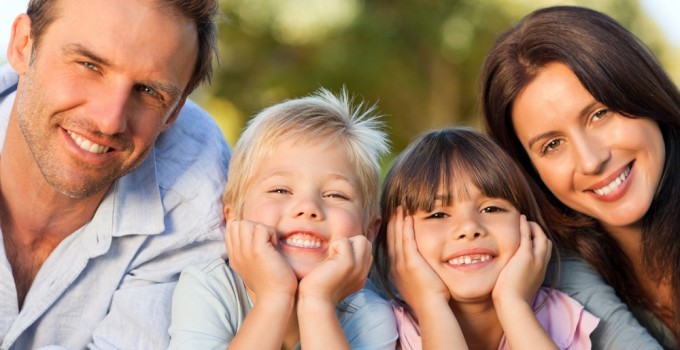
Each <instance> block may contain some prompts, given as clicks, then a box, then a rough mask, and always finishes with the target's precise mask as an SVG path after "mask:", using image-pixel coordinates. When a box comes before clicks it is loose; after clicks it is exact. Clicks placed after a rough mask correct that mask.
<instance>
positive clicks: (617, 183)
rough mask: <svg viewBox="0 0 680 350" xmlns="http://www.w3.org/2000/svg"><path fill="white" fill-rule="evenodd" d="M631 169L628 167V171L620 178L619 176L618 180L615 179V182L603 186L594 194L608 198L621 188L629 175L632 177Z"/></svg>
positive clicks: (625, 170)
mask: <svg viewBox="0 0 680 350" xmlns="http://www.w3.org/2000/svg"><path fill="white" fill-rule="evenodd" d="M631 168H632V166H631V165H628V166H627V167H626V169H624V170H623V172H622V173H621V174H620V175H619V176H617V177H616V179H614V181H612V182H610V183H609V184H607V185H605V186H603V187H602V188H598V189H595V190H593V192H595V193H596V194H597V195H599V196H606V195H608V194H610V193H612V192H613V191H614V190H615V189H617V188H618V187H619V186H621V184H622V183H624V182H625V181H626V179H627V178H628V175H630V170H631Z"/></svg>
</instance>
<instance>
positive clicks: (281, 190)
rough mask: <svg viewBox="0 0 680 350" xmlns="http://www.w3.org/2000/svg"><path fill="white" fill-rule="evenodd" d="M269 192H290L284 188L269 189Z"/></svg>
mask: <svg viewBox="0 0 680 350" xmlns="http://www.w3.org/2000/svg"><path fill="white" fill-rule="evenodd" d="M269 193H277V194H290V191H288V190H287V189H285V188H275V189H273V190H270V191H269Z"/></svg>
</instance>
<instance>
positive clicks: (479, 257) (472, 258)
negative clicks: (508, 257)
mask: <svg viewBox="0 0 680 350" xmlns="http://www.w3.org/2000/svg"><path fill="white" fill-rule="evenodd" d="M489 259H491V255H489V254H473V255H465V256H459V257H457V258H453V259H451V260H449V264H451V265H456V266H460V265H470V264H476V263H480V262H485V261H487V260H489Z"/></svg>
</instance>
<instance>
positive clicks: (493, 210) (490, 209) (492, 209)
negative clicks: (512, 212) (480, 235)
mask: <svg viewBox="0 0 680 350" xmlns="http://www.w3.org/2000/svg"><path fill="white" fill-rule="evenodd" d="M504 211H505V209H503V208H501V207H497V206H494V205H490V206H488V207H485V208H483V209H482V213H498V212H504Z"/></svg>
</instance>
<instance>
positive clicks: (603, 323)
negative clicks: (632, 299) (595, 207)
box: [555, 258, 662, 350]
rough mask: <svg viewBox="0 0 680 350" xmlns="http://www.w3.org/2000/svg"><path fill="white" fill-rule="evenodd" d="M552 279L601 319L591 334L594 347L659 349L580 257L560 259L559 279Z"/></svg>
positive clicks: (610, 288) (612, 292) (617, 298)
mask: <svg viewBox="0 0 680 350" xmlns="http://www.w3.org/2000/svg"><path fill="white" fill-rule="evenodd" d="M555 282H556V283H555V287H557V288H558V289H559V290H561V291H563V292H564V293H566V294H568V295H569V296H570V297H572V298H574V299H575V300H577V301H578V302H579V303H581V304H582V305H583V306H584V307H585V309H586V310H587V311H588V312H590V313H591V314H593V315H595V316H596V317H598V318H599V319H600V323H599V325H598V327H597V328H596V329H595V331H594V332H593V333H592V334H591V340H592V343H593V348H594V349H621V350H625V349H631V350H632V349H638V350H639V349H662V347H661V346H660V345H659V343H658V342H657V341H656V340H655V339H654V338H653V337H652V336H651V335H650V334H649V332H647V330H646V329H645V328H644V327H642V325H640V323H639V322H638V321H637V319H635V317H634V316H633V314H632V313H631V312H630V310H629V309H628V306H627V305H626V304H625V303H623V302H622V301H621V299H619V297H618V296H617V295H616V292H615V291H614V288H612V287H611V286H610V285H608V284H607V283H606V282H605V281H604V279H603V278H602V277H601V276H600V275H599V274H598V273H597V272H595V270H593V269H592V268H591V267H590V266H589V265H588V264H587V263H585V262H584V261H583V260H581V259H577V258H565V259H562V261H561V262H560V274H559V281H555Z"/></svg>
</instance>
